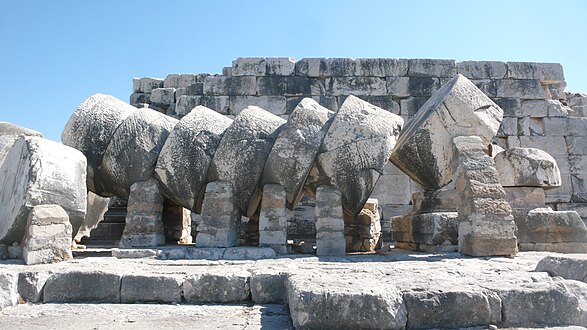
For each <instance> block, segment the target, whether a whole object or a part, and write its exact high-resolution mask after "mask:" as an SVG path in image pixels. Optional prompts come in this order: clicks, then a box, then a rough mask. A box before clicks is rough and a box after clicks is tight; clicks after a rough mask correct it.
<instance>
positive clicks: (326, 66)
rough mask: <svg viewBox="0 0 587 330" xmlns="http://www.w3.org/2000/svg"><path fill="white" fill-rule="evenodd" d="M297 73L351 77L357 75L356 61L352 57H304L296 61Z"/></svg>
mask: <svg viewBox="0 0 587 330" xmlns="http://www.w3.org/2000/svg"><path fill="white" fill-rule="evenodd" d="M296 75H298V76H308V77H335V76H336V77H350V76H353V75H355V61H354V60H353V59H352V58H303V59H301V60H299V61H297V62H296Z"/></svg>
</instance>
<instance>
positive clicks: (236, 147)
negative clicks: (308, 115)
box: [208, 106, 285, 216]
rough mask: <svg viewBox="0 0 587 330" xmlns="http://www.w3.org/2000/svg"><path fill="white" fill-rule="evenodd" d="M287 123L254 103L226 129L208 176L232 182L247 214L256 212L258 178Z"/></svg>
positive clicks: (240, 204)
mask: <svg viewBox="0 0 587 330" xmlns="http://www.w3.org/2000/svg"><path fill="white" fill-rule="evenodd" d="M283 124H285V120H283V119H282V118H279V117H277V116H275V115H273V114H271V113H269V112H267V111H265V110H263V109H261V108H259V107H255V106H250V107H248V108H246V109H244V110H243V111H242V112H241V113H240V114H239V115H238V116H237V117H236V118H235V120H234V121H233V122H232V124H231V125H230V126H229V127H228V128H227V129H226V131H225V133H224V137H223V138H222V140H221V141H220V144H219V145H218V149H217V150H216V153H215V154H214V158H213V159H212V163H211V164H210V169H209V172H208V179H209V181H227V182H230V183H232V185H233V189H234V190H233V191H234V195H235V200H236V204H237V206H238V209H239V210H240V212H241V213H243V215H246V216H251V215H253V214H254V213H255V211H256V209H257V207H258V205H259V202H260V193H259V187H258V182H259V180H260V178H261V174H262V173H263V167H264V166H265V162H266V160H267V157H268V156H269V153H270V152H271V148H272V147H273V144H274V143H275V139H276V138H277V136H278V134H279V131H280V128H281V127H282V126H283Z"/></svg>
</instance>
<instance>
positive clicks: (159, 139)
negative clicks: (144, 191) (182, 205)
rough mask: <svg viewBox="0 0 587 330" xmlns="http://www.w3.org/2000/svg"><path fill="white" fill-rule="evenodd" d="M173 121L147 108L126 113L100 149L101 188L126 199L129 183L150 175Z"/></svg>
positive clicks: (147, 178) (174, 123) (145, 178)
mask: <svg viewBox="0 0 587 330" xmlns="http://www.w3.org/2000/svg"><path fill="white" fill-rule="evenodd" d="M177 122H178V120H177V119H174V118H171V117H168V116H165V115H163V114H160V113H158V112H156V111H154V110H151V109H147V108H142V109H138V110H137V111H135V112H133V113H132V114H131V115H129V116H128V117H127V118H126V119H125V120H124V121H123V123H122V124H121V125H120V126H119V127H118V129H117V130H116V132H114V135H113V136H112V139H111V142H110V144H109V145H108V147H107V148H106V151H105V152H104V158H103V160H102V165H101V166H100V178H101V179H102V186H103V187H104V189H105V190H107V191H109V192H111V193H113V194H115V195H116V196H118V197H122V198H128V195H129V190H130V186H131V185H132V184H133V183H135V182H139V181H146V180H149V179H150V178H152V177H153V171H154V169H155V163H156V161H157V157H158V156H159V152H160V151H161V148H162V147H163V144H164V143H165V140H166V139H167V136H168V135H169V133H170V132H171V130H172V129H173V127H174V126H175V125H176V124H177ZM131 169H132V170H131Z"/></svg>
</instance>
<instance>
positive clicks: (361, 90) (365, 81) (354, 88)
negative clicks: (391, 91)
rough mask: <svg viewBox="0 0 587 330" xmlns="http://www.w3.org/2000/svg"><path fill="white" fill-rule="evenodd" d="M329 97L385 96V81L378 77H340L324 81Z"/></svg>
mask: <svg viewBox="0 0 587 330" xmlns="http://www.w3.org/2000/svg"><path fill="white" fill-rule="evenodd" d="M325 87H326V91H327V94H329V95H355V96H359V95H386V94H387V89H386V86H385V80H383V79H382V78H378V77H340V76H335V77H333V78H328V79H326V86H325Z"/></svg>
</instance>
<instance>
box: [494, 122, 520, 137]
mask: <svg viewBox="0 0 587 330" xmlns="http://www.w3.org/2000/svg"><path fill="white" fill-rule="evenodd" d="M517 134H518V119H517V118H512V117H504V118H503V120H502V121H501V125H500V126H499V130H498V131H497V136H498V137H506V136H509V135H517Z"/></svg>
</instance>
